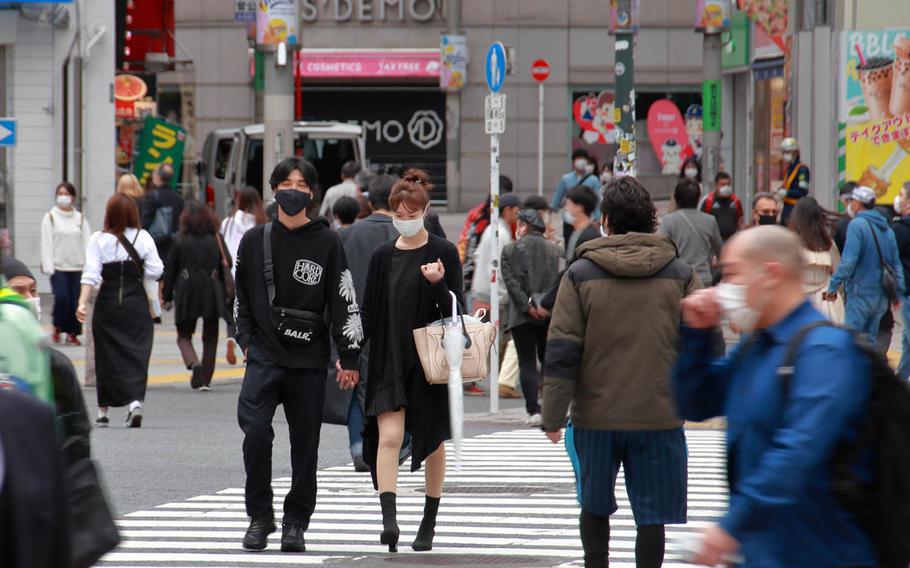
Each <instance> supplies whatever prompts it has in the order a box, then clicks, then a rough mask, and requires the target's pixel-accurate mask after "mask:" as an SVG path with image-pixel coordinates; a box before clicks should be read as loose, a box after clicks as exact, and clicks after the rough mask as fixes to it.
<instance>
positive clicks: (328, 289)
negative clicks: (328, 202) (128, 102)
mask: <svg viewBox="0 0 910 568" xmlns="http://www.w3.org/2000/svg"><path fill="white" fill-rule="evenodd" d="M318 176H319V174H318V173H317V172H316V168H314V167H313V165H312V164H310V163H309V162H307V161H306V160H304V159H302V158H288V159H286V160H284V161H282V162H281V163H279V164H278V165H277V166H275V169H274V170H273V171H272V175H271V178H270V179H269V185H271V187H272V191H274V192H275V200H276V201H277V203H278V208H279V209H278V218H277V220H276V221H274V222H272V223H268V224H266V225H264V226H259V227H255V228H253V229H250V230H249V231H248V232H247V233H246V234H245V235H244V237H243V240H242V241H241V242H240V247H239V249H238V251H237V277H236V281H237V299H236V303H235V306H234V311H235V314H234V315H235V319H236V321H237V343H238V344H239V345H240V347H241V349H243V352H244V354H245V355H246V358H247V368H246V374H245V376H244V379H243V387H242V388H241V391H240V400H239V401H238V408H237V416H238V420H239V422H240V428H241V429H242V430H243V433H244V440H243V461H244V465H245V466H246V511H247V514H248V515H249V516H250V518H251V521H250V527H249V529H248V530H247V533H246V536H245V537H244V539H243V547H244V548H246V549H249V550H262V549H264V548H265V547H266V542H267V539H268V535H269V534H271V533H272V532H274V531H275V528H276V527H275V522H274V511H273V509H272V498H273V495H272V486H271V482H272V440H273V438H274V432H273V431H272V418H273V416H274V414H275V409H276V408H277V406H278V405H279V404H283V405H284V411H285V416H286V417H287V421H288V429H289V430H290V440H291V469H292V474H291V489H290V491H289V492H288V495H287V498H286V499H285V501H284V518H283V520H282V525H283V530H282V535H281V550H282V551H283V552H304V551H305V550H306V545H305V542H304V532H305V531H306V529H307V527H308V526H309V522H310V516H311V515H312V514H313V509H314V508H315V505H316V466H317V453H318V448H319V430H320V426H321V423H322V408H323V398H324V394H325V379H326V368H327V366H328V363H329V356H330V350H329V343H330V342H329V326H328V325H327V322H326V320H327V319H328V320H330V321H331V334H332V338H333V339H334V341H335V344H336V345H337V346H338V353H339V360H338V367H339V371H338V382H339V384H340V385H341V387H342V388H352V387H354V386H355V385H356V384H357V382H358V381H359V380H360V375H359V373H358V371H357V369H358V359H359V357H360V343H361V341H362V340H363V328H362V326H361V323H360V309H359V308H358V306H357V295H356V292H355V290H354V280H353V278H352V276H351V271H350V270H348V265H347V260H346V259H345V255H344V248H343V247H342V244H341V239H340V238H339V237H338V235H337V234H335V233H334V232H333V231H331V230H330V229H329V228H328V226H327V225H326V224H324V223H320V222H314V221H311V220H310V219H309V218H308V217H307V214H306V209H307V206H308V205H309V204H310V202H311V201H312V199H313V189H312V188H314V187H316V184H317V180H318ZM269 257H270V258H269Z"/></svg>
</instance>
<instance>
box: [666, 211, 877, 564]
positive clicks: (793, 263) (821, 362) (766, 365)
mask: <svg viewBox="0 0 910 568" xmlns="http://www.w3.org/2000/svg"><path fill="white" fill-rule="evenodd" d="M721 261H722V266H723V272H724V278H723V281H722V283H721V285H720V286H718V287H716V288H712V289H709V290H703V291H699V292H696V293H695V294H694V295H693V296H692V297H690V298H687V299H686V300H684V301H683V307H682V310H683V311H682V313H683V321H684V326H683V330H682V351H681V354H680V356H679V360H678V362H677V365H676V367H675V369H674V373H673V384H674V390H675V394H676V401H677V404H678V405H679V409H680V412H681V414H682V415H683V417H684V418H686V419H687V420H695V421H702V420H707V419H709V418H713V417H715V416H724V415H725V416H727V420H728V429H727V456H728V471H729V483H730V504H729V512H728V513H727V514H726V516H724V517H723V518H722V519H720V521H719V523H718V524H717V525H714V526H712V527H710V528H708V529H706V530H705V531H704V533H703V541H702V543H701V546H700V550H699V552H698V553H697V554H696V558H695V561H696V562H697V563H698V564H702V565H705V566H716V565H718V564H721V563H723V562H725V559H728V558H730V557H731V556H732V555H735V554H742V555H743V556H745V563H744V564H743V566H807V567H808V566H842V567H847V566H850V567H861V566H866V567H871V566H875V565H876V562H875V556H874V552H873V550H872V545H871V543H870V541H869V539H868V538H867V536H866V534H865V533H864V532H863V531H862V530H861V529H860V527H859V525H858V524H857V523H856V522H855V521H854V520H853V519H852V518H851V517H850V516H849V515H848V514H847V512H846V511H845V510H844V509H843V508H842V507H841V506H840V505H839V504H838V503H837V502H836V500H835V497H834V494H833V493H832V488H831V477H832V476H831V473H832V472H831V468H830V467H829V463H830V462H831V460H832V455H833V452H834V449H835V447H836V446H837V444H838V443H839V442H842V441H844V440H848V439H853V438H855V437H856V436H857V435H858V434H859V428H858V423H859V420H860V419H861V418H862V416H863V412H864V410H865V405H866V401H867V400H868V397H869V393H870V383H869V365H868V360H867V359H866V358H865V357H864V356H863V354H862V353H861V352H860V351H859V350H858V349H857V348H856V347H855V346H854V343H853V338H852V337H851V335H850V334H849V333H848V332H846V331H844V330H840V329H836V328H833V327H821V328H818V329H813V330H811V331H809V332H808V335H806V336H805V337H804V338H803V339H802V341H801V342H800V346H799V347H798V351H797V355H796V358H795V362H796V365H795V367H794V372H793V374H792V375H791V377H792V378H791V383H790V386H789V392H788V394H787V396H786V397H784V396H782V393H781V390H782V386H781V379H780V376H779V374H778V369H779V367H780V365H782V364H783V363H784V358H785V354H786V351H787V349H788V344H789V343H790V341H791V340H793V339H794V338H796V337H797V334H799V333H800V332H801V330H802V329H803V328H804V327H805V326H807V325H809V324H812V323H815V322H819V321H823V320H824V316H822V315H821V314H820V313H819V312H818V311H816V310H815V308H813V307H812V302H811V301H810V300H809V299H807V298H806V294H805V290H804V289H803V269H804V268H805V257H804V255H803V246H802V244H801V243H800V241H799V238H798V237H797V235H796V234H795V233H793V232H791V231H788V230H786V229H784V228H783V227H774V226H769V227H757V228H753V229H749V230H748V231H744V232H743V233H741V234H739V235H737V236H736V237H734V238H733V239H732V240H731V241H730V243H729V244H728V245H727V247H726V248H724V251H723V254H722V257H721ZM723 318H727V319H729V321H730V322H731V324H732V325H734V326H735V327H736V328H738V330H739V331H740V332H741V333H743V340H742V342H741V343H740V345H738V346H737V347H735V348H734V349H733V351H731V353H730V354H729V355H727V356H726V357H721V358H714V357H713V354H712V351H711V337H712V334H711V330H712V329H714V328H715V327H716V326H718V325H719V324H720V323H721V321H722V319H723Z"/></svg>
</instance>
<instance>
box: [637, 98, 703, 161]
mask: <svg viewBox="0 0 910 568" xmlns="http://www.w3.org/2000/svg"><path fill="white" fill-rule="evenodd" d="M692 106H697V105H692ZM693 131H694V130H693ZM648 137H649V138H650V139H651V146H652V148H653V149H654V153H655V154H657V159H658V161H659V162H660V166H661V170H660V173H662V174H664V175H678V174H679V171H680V169H681V168H682V164H683V162H684V161H685V160H686V158H688V157H689V156H692V155H694V153H695V149H694V148H693V146H692V143H691V141H690V138H689V129H688V128H687V124H686V121H685V120H683V115H682V113H681V112H680V111H679V107H677V106H676V104H674V103H673V101H671V100H669V99H661V100H658V101H655V102H654V103H652V104H651V108H649V109H648Z"/></svg>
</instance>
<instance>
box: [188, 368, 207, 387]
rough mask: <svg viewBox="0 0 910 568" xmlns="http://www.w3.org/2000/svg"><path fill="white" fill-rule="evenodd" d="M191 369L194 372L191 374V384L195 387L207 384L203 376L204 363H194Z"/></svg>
mask: <svg viewBox="0 0 910 568" xmlns="http://www.w3.org/2000/svg"><path fill="white" fill-rule="evenodd" d="M191 369H192V371H193V374H192V375H191V376H190V386H191V387H193V388H194V389H198V388H199V387H201V386H203V385H204V384H205V380H203V378H202V365H201V364H200V363H193V366H192V367H191Z"/></svg>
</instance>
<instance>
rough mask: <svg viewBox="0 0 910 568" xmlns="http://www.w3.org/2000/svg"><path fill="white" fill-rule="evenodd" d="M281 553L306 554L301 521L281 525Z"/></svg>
mask: <svg viewBox="0 0 910 568" xmlns="http://www.w3.org/2000/svg"><path fill="white" fill-rule="evenodd" d="M281 552H306V541H304V538H303V527H301V526H300V521H297V520H291V521H287V522H284V523H281Z"/></svg>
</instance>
